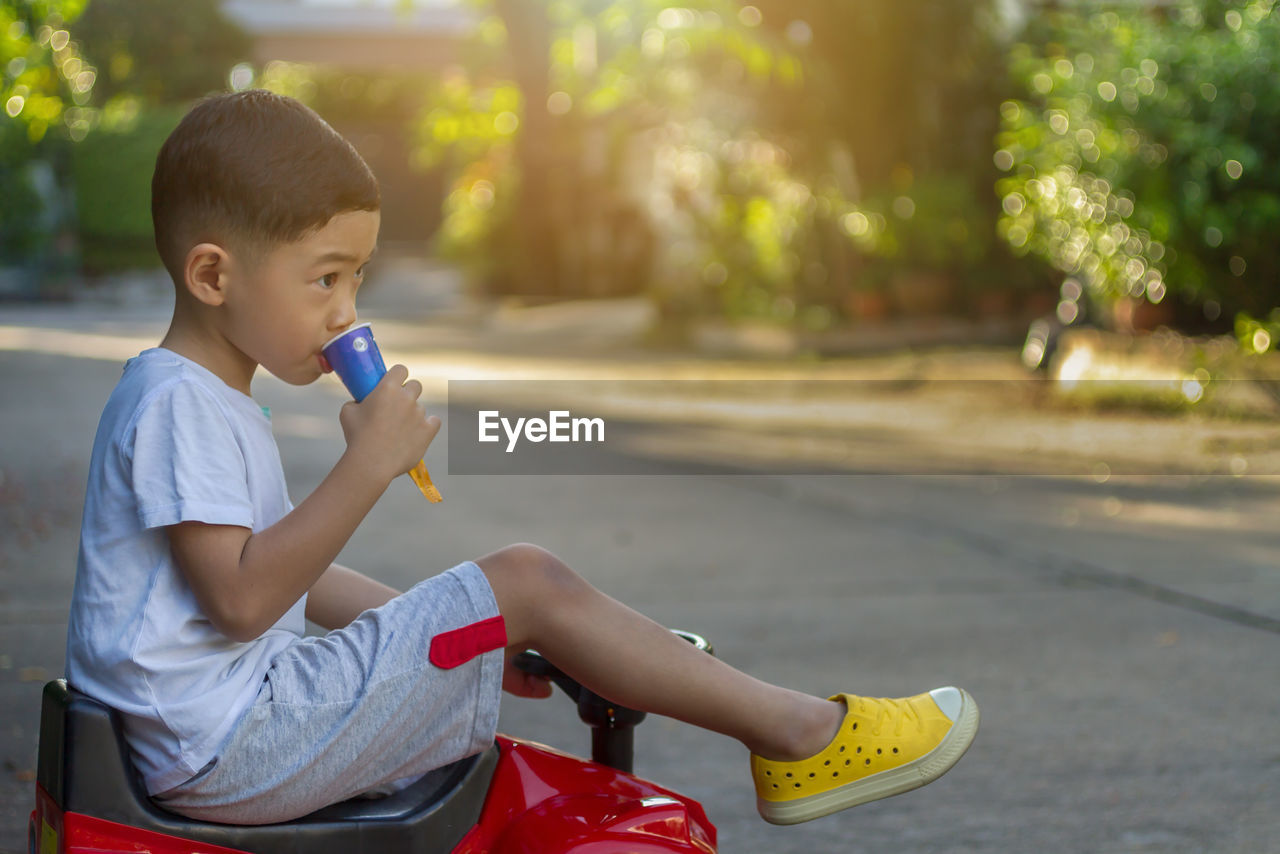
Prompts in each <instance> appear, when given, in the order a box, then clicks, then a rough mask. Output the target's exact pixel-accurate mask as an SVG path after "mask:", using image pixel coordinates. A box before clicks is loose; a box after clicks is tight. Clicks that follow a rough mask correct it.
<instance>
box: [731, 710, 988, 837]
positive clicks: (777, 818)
mask: <svg viewBox="0 0 1280 854" xmlns="http://www.w3.org/2000/svg"><path fill="white" fill-rule="evenodd" d="M959 690H960V695H961V697H962V702H961V704H960V717H959V719H958V720H957V721H956V722H955V725H954V726H953V727H951V730H950V731H949V732H948V733H947V734H946V735H945V736H943V739H942V741H941V742H939V743H938V746H937V747H935V748H934V749H933V750H931V751H929V752H928V753H926V754H925V755H924V756H921V757H920V758H919V759H914V760H912V761H911V762H908V763H907V764H905V765H900V766H899V767H897V768H892V769H890V770H888V771H881V772H880V773H879V774H873V775H872V776H870V777H864V778H863V779H861V780H856V781H854V782H852V783H846V784H845V785H843V786H841V787H840V788H838V789H832V790H830V791H828V792H822V793H820V794H817V795H809V796H808V797H807V798H799V799H797V800H794V801H766V800H764V799H763V798H756V808H757V809H758V810H759V811H760V815H761V816H762V817H763V818H764V820H765V821H767V822H769V823H770V824H799V823H800V822H802V821H809V820H811V819H815V818H821V817H822V816H824V815H830V814H831V813H834V812H839V811H840V810H843V809H848V808H849V807H856V806H858V805H859V804H865V803H869V802H871V801H878V800H880V799H881V798H887V797H890V796H891V795H900V794H902V793H903V792H909V791H911V790H912V789H918V788H920V787H921V786H923V785H924V784H925V783H931V782H933V781H934V780H936V779H938V778H939V777H941V776H942V775H943V774H945V773H947V772H948V771H949V770H951V766H953V765H955V764H956V763H957V762H959V761H960V757H961V756H964V753H965V751H966V750H968V749H969V745H971V744H973V737H974V736H975V735H977V734H978V704H977V703H975V702H974V700H973V698H972V697H970V696H969V694H968V692H966V691H965V690H964V689H963V688H961V689H959Z"/></svg>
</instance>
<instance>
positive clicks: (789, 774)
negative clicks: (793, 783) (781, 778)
mask: <svg viewBox="0 0 1280 854" xmlns="http://www.w3.org/2000/svg"><path fill="white" fill-rule="evenodd" d="M787 779H788V780H789V779H791V772H790V771H788V772H787Z"/></svg>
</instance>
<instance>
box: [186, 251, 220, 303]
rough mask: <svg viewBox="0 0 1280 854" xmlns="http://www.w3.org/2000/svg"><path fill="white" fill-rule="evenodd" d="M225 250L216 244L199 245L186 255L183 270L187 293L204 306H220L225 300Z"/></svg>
mask: <svg viewBox="0 0 1280 854" xmlns="http://www.w3.org/2000/svg"><path fill="white" fill-rule="evenodd" d="M230 260H231V257H230V255H229V254H228V253H227V250H225V249H223V248H222V247H221V246H219V245H218V244H216V243H200V244H197V245H196V246H193V247H191V251H190V252H188V253H187V260H186V266H185V267H184V269H183V278H184V283H185V284H186V286H187V291H188V292H189V293H190V294H191V295H192V296H194V297H195V298H196V299H198V300H200V302H202V303H204V304H205V305H222V303H223V302H224V301H225V300H226V298H227V284H228V275H227V274H228V269H227V268H228V263H229V261H230Z"/></svg>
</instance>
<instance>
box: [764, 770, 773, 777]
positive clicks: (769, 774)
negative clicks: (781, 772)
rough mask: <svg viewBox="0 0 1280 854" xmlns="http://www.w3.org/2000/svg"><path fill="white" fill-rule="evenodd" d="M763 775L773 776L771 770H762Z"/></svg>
mask: <svg viewBox="0 0 1280 854" xmlns="http://www.w3.org/2000/svg"><path fill="white" fill-rule="evenodd" d="M764 775H765V776H766V777H772V776H773V772H772V771H765V772H764Z"/></svg>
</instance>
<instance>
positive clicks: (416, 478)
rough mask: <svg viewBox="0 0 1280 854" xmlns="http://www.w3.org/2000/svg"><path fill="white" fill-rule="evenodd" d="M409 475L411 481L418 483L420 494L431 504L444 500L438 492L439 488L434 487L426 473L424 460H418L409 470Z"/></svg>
mask: <svg viewBox="0 0 1280 854" xmlns="http://www.w3.org/2000/svg"><path fill="white" fill-rule="evenodd" d="M409 477H411V478H413V482H414V483H416V484H418V489H420V490H422V494H423V495H425V496H426V497H427V500H428V501H430V502H431V503H432V504H439V503H440V502H441V501H444V496H443V495H441V494H440V490H438V489H436V485H435V484H434V483H432V482H431V475H430V474H428V473H427V464H426V462H425V461H419V462H418V464H417V465H416V466H414V467H413V468H412V469H410V471H409Z"/></svg>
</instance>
